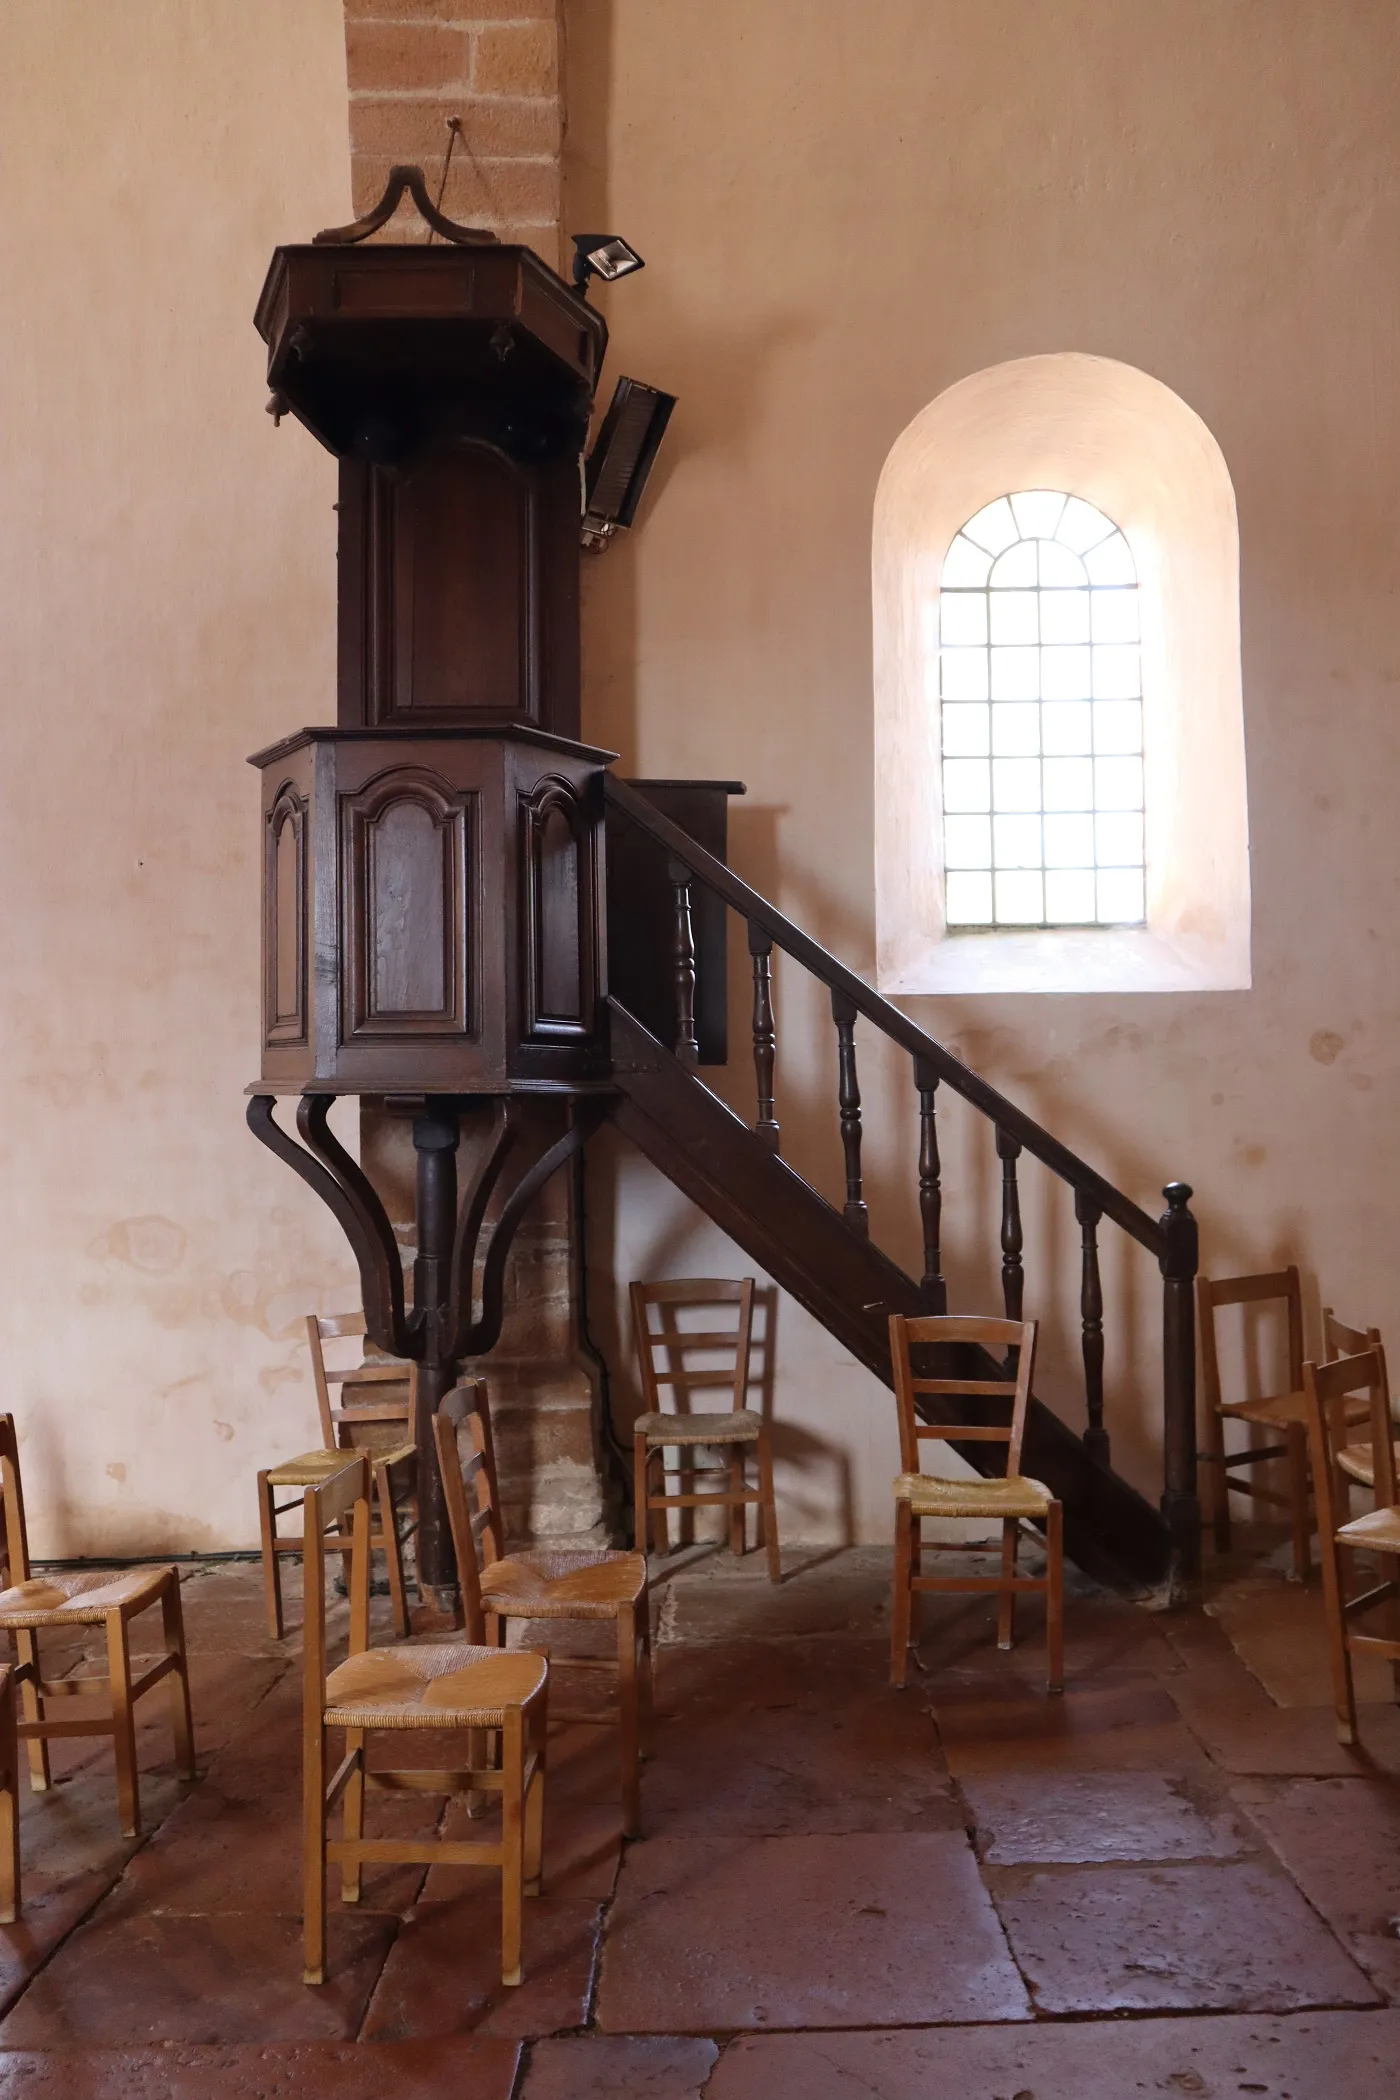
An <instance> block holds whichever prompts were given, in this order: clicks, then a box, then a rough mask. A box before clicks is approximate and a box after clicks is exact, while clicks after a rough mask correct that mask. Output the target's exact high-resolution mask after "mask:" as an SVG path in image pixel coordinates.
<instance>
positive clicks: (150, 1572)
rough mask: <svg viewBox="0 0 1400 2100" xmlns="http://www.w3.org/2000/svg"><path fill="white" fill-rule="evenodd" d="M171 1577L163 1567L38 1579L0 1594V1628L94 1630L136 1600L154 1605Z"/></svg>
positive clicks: (91, 1570) (72, 1573)
mask: <svg viewBox="0 0 1400 2100" xmlns="http://www.w3.org/2000/svg"><path fill="white" fill-rule="evenodd" d="M174 1575H175V1570H174V1569H173V1568H171V1567H165V1568H122V1569H100V1568H93V1569H87V1570H82V1571H79V1570H73V1571H71V1572H67V1571H65V1572H62V1573H58V1574H54V1575H45V1576H42V1577H37V1576H36V1577H33V1578H31V1579H30V1580H29V1581H28V1582H20V1583H16V1584H15V1586H14V1587H13V1588H12V1589H8V1590H0V1626H72V1625H78V1626H96V1625H99V1624H100V1623H101V1621H102V1620H103V1619H105V1618H106V1616H107V1614H108V1612H109V1611H120V1610H121V1609H122V1608H123V1606H126V1605H131V1604H134V1603H135V1602H136V1600H137V1599H138V1598H139V1597H143V1596H146V1597H147V1601H148V1602H150V1601H152V1600H153V1599H154V1598H155V1596H156V1595H157V1594H158V1593H159V1590H160V1588H161V1586H162V1585H163V1584H164V1583H166V1582H167V1581H169V1580H170V1579H171V1578H173V1577H174ZM147 1593H149V1595H147Z"/></svg>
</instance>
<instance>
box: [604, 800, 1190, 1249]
mask: <svg viewBox="0 0 1400 2100" xmlns="http://www.w3.org/2000/svg"><path fill="white" fill-rule="evenodd" d="M603 787H604V793H605V795H606V797H607V800H608V802H609V803H610V804H611V805H612V806H613V808H615V809H616V810H617V811H618V814H619V815H620V816H623V817H625V818H626V819H627V820H628V822H629V823H633V824H636V825H637V826H638V828H639V829H640V830H642V831H645V832H648V833H649V834H650V835H651V837H652V838H654V839H655V840H656V841H657V843H658V845H661V846H664V847H665V849H666V851H667V853H668V854H669V855H670V857H671V859H672V860H673V861H678V862H680V863H681V864H682V865H683V866H684V867H686V868H688V869H689V870H690V873H691V875H692V876H693V877H694V878H695V879H696V880H697V881H699V882H702V883H704V885H705V887H706V888H707V889H710V890H713V891H714V892H715V894H716V895H717V896H719V897H722V898H723V899H724V901H725V903H726V904H728V905H730V906H731V907H732V909H733V910H735V911H737V912H739V913H741V914H742V916H743V917H744V918H745V919H747V920H748V921H749V924H750V925H751V926H753V925H757V926H761V927H762V929H763V931H764V932H765V933H766V934H767V935H768V936H769V938H770V939H771V940H772V941H774V942H775V943H776V945H777V946H778V947H779V948H781V949H783V950H784V952H785V953H786V954H788V955H790V956H791V957H792V958H793V960H794V961H795V962H799V963H801V964H802V966H803V968H804V969H807V970H810V971H811V973H812V975H813V976H814V977H818V978H820V979H821V981H822V983H823V984H825V985H826V986H827V987H828V988H829V989H830V990H831V991H832V992H833V993H836V994H837V995H838V996H839V997H841V998H843V999H844V1000H847V1001H849V1003H850V1005H852V1006H853V1007H854V1008H855V1009H856V1011H857V1012H858V1013H861V1014H863V1015H864V1016H865V1018H866V1020H868V1021H870V1022H873V1024H874V1026H875V1027H876V1028H878V1029H879V1030H880V1031H881V1033H882V1034H884V1035H887V1036H888V1037H889V1038H890V1040H891V1041H892V1042H895V1043H898V1044H899V1046H900V1048H901V1049H903V1050H907V1051H908V1052H909V1054H910V1056H911V1057H914V1058H916V1059H918V1060H919V1062H920V1063H921V1065H922V1066H923V1067H924V1068H925V1070H926V1071H931V1072H933V1073H936V1074H937V1077H938V1078H939V1079H940V1080H941V1081H943V1082H944V1083H945V1084H946V1085H948V1086H950V1087H951V1088H952V1089H953V1091H954V1093H956V1094H960V1095H961V1096H962V1098H963V1100H964V1101H967V1102H970V1103H971V1105H972V1106H973V1107H974V1108H976V1109H978V1110H980V1111H981V1113H982V1114H983V1115H984V1116H987V1117H988V1118H989V1119H990V1120H991V1122H993V1123H994V1124H995V1125H996V1128H997V1130H998V1131H1000V1132H1003V1133H1004V1134H1005V1137H1006V1138H1007V1139H1008V1140H1012V1141H1014V1142H1015V1143H1016V1144H1018V1145H1019V1146H1021V1147H1022V1148H1023V1149H1024V1150H1025V1151H1027V1152H1029V1153H1030V1154H1031V1155H1032V1156H1033V1157H1034V1158H1036V1159H1038V1160H1039V1161H1040V1162H1041V1164H1042V1165H1043V1166H1046V1167H1048V1168H1049V1169H1050V1172H1051V1173H1052V1174H1056V1175H1058V1176H1059V1178H1060V1180H1061V1181H1065V1182H1068V1184H1069V1186H1070V1187H1071V1188H1072V1189H1073V1190H1074V1192H1075V1194H1076V1196H1077V1197H1082V1198H1083V1199H1084V1200H1085V1201H1086V1203H1087V1204H1089V1205H1092V1207H1093V1208H1094V1209H1095V1210H1097V1211H1099V1212H1101V1213H1102V1215H1103V1216H1104V1217H1106V1218H1112V1220H1113V1222H1114V1224H1115V1225H1119V1226H1121V1227H1122V1229H1123V1231H1124V1232H1126V1233H1129V1234H1131V1236H1132V1237H1133V1239H1135V1240H1137V1241H1138V1242H1139V1244H1140V1245H1142V1246H1144V1247H1146V1248H1147V1249H1148V1251H1149V1253H1151V1254H1153V1255H1155V1256H1156V1258H1157V1259H1158V1261H1159V1262H1160V1261H1161V1260H1162V1259H1163V1258H1164V1256H1165V1254H1166V1251H1167V1235H1166V1233H1165V1231H1164V1230H1163V1227H1162V1226H1161V1225H1160V1224H1159V1223H1158V1221H1157V1220H1156V1219H1155V1218H1153V1217H1149V1215H1148V1213H1147V1212H1146V1211H1145V1210H1142V1209H1141V1208H1140V1207H1139V1206H1138V1205H1137V1204H1136V1203H1134V1202H1133V1200H1132V1198H1131V1197H1130V1196H1125V1195H1124V1194H1123V1193H1122V1191H1121V1190H1120V1189H1116V1188H1114V1186H1113V1184H1112V1182H1109V1181H1105V1180H1104V1178H1103V1176H1102V1174H1098V1173H1096V1172H1095V1171H1094V1169H1093V1168H1092V1167H1091V1166H1089V1164H1088V1163H1087V1161H1085V1160H1082V1159H1080V1158H1079V1157H1078V1155H1077V1154H1076V1153H1073V1152H1071V1151H1070V1149H1069V1147H1068V1146H1067V1145H1062V1144H1061V1143H1060V1141H1059V1139H1058V1138H1055V1137H1052V1136H1051V1135H1050V1133H1049V1131H1048V1130H1044V1129H1042V1127H1041V1126H1040V1124H1039V1123H1037V1122H1036V1120H1035V1118H1034V1117H1033V1116H1029V1115H1027V1113H1026V1111H1025V1110H1024V1109H1023V1108H1018V1107H1017V1106H1016V1104H1015V1102H1014V1101H1009V1100H1008V1099H1007V1097H1006V1096H1005V1094H1001V1093H998V1091H997V1089H996V1088H995V1087H994V1086H989V1085H988V1083H987V1081H986V1080H985V1079H982V1078H980V1077H979V1075H978V1074H977V1073H976V1072H973V1071H970V1070H969V1069H968V1067H967V1066H966V1065H965V1064H963V1063H962V1062H961V1060H960V1059H958V1058H956V1057H954V1056H953V1054H952V1052H951V1051H950V1050H945V1049H944V1048H943V1045H942V1044H941V1043H939V1042H936V1041H935V1040H934V1038H933V1037H932V1036H931V1035H926V1034H925V1033H924V1031H923V1029H922V1028H920V1027H919V1026H918V1025H917V1023H916V1022H913V1021H911V1020H910V1019H909V1017H908V1015H907V1014H903V1013H901V1012H900V1010H899V1008H898V1007H897V1006H893V1005H891V1003H890V1001H889V1000H888V999H884V998H882V997H881V996H880V994H879V993H878V992H875V991H872V990H871V988H870V986H869V985H868V984H866V983H865V982H864V980H863V979H862V978H859V977H857V976H856V974H855V972H854V971H853V970H848V969H847V968H846V966H845V964H844V963H842V962H839V961H838V960H837V958H836V957H835V956H834V955H832V954H830V953H829V952H828V950H827V949H825V948H823V947H822V946H821V944H820V942H818V941H814V940H813V939H812V937H811V935H810V934H806V933H804V932H803V931H802V929H801V927H799V926H794V925H793V923H792V921H791V919H788V918H785V917H784V916H783V914H782V912H780V911H778V910H777V909H776V907H775V906H774V905H772V904H770V903H769V902H768V900H767V898H766V897H761V896H760V895H759V893H758V891H757V890H752V889H750V888H749V886H748V884H747V883H746V882H744V881H742V880H741V878H740V877H739V876H737V875H736V874H735V873H734V872H733V870H732V869H730V868H727V867H726V866H725V865H724V862H723V861H721V860H716V858H715V856H714V855H713V854H712V853H707V852H706V850H705V848H704V847H703V846H701V845H699V844H698V843H697V842H696V840H694V839H693V838H692V837H691V836H690V834H689V833H688V832H686V831H682V829H681V827H680V825H679V824H673V823H672V822H671V820H670V818H669V817H664V816H663V815H662V814H661V812H660V810H658V809H657V808H655V807H654V805H653V804H652V803H650V802H648V801H647V800H646V798H645V797H644V796H642V795H639V794H637V793H636V791H635V790H634V789H633V788H630V787H628V786H627V785H626V783H625V782H624V781H621V780H618V779H617V778H616V777H615V776H614V775H613V774H612V773H605V774H604V776H603Z"/></svg>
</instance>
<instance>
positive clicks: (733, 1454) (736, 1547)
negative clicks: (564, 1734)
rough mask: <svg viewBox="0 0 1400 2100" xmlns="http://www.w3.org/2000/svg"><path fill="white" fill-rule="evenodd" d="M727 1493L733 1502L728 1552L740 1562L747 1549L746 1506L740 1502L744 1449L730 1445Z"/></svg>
mask: <svg viewBox="0 0 1400 2100" xmlns="http://www.w3.org/2000/svg"><path fill="white" fill-rule="evenodd" d="M729 1492H730V1494H731V1495H732V1496H733V1497H734V1500H733V1501H732V1502H731V1503H730V1505H729V1550H730V1552H731V1553H732V1554H733V1555H734V1558H735V1560H742V1559H743V1557H744V1554H745V1551H746V1550H747V1547H748V1543H749V1542H748V1538H747V1536H746V1533H747V1531H748V1524H747V1521H746V1519H747V1516H748V1508H747V1505H746V1504H745V1503H744V1502H742V1501H741V1500H740V1497H741V1496H742V1494H743V1492H744V1447H743V1445H742V1444H731V1445H730V1447H729Z"/></svg>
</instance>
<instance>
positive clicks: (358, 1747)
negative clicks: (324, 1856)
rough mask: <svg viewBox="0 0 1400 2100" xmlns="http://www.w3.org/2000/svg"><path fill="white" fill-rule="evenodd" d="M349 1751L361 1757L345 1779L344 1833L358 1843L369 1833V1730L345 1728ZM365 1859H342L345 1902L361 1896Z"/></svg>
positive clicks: (343, 1897) (350, 1753)
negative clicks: (366, 1810)
mask: <svg viewBox="0 0 1400 2100" xmlns="http://www.w3.org/2000/svg"><path fill="white" fill-rule="evenodd" d="M345 1754H346V1756H347V1757H357V1762H356V1765H355V1769H354V1771H353V1772H352V1773H351V1774H350V1777H349V1779H348V1780H347V1781H346V1782H345V1815H344V1821H343V1825H342V1829H343V1834H344V1836H345V1838H346V1839H347V1841H348V1842H349V1843H350V1844H358V1843H359V1841H360V1839H361V1838H362V1837H363V1836H364V1834H365V1732H364V1730H363V1728H347V1729H346V1731H345ZM363 1864H364V1862H363V1861H362V1860H358V1859H347V1860H343V1861H342V1862H341V1868H340V1900H341V1902H342V1903H358V1902H359V1900H360V1873H361V1869H362V1867H363Z"/></svg>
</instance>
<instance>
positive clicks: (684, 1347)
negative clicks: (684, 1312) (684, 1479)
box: [631, 1276, 754, 1414]
mask: <svg viewBox="0 0 1400 2100" xmlns="http://www.w3.org/2000/svg"><path fill="white" fill-rule="evenodd" d="M753 1293H754V1280H753V1278H752V1276H744V1277H732V1276H688V1277H680V1278H676V1279H675V1280H674V1281H667V1282H664V1283H634V1284H633V1285H632V1286H631V1299H632V1329H633V1334H634V1336H635V1340H636V1349H637V1367H638V1369H639V1371H640V1372H641V1377H642V1395H643V1399H642V1405H643V1410H644V1412H646V1413H647V1414H657V1413H660V1412H661V1388H662V1387H663V1386H667V1387H669V1388H670V1391H671V1393H672V1396H673V1398H674V1399H675V1401H676V1403H677V1405H678V1406H679V1402H680V1400H681V1397H682V1395H687V1396H688V1395H689V1393H690V1392H692V1391H698V1390H701V1389H704V1388H709V1389H710V1390H712V1391H713V1390H715V1389H717V1388H727V1389H728V1391H729V1392H730V1393H731V1394H732V1396H733V1398H732V1401H731V1406H732V1409H733V1411H734V1412H736V1413H737V1412H738V1411H739V1410H740V1409H742V1408H743V1407H744V1406H745V1405H746V1404H747V1400H748V1389H749V1360H750V1355H751V1352H752V1348H753ZM711 1305H733V1306H737V1308H738V1312H737V1314H736V1317H735V1323H734V1325H733V1327H731V1328H723V1329H717V1328H685V1327H682V1326H681V1325H680V1324H679V1322H678V1321H677V1320H676V1318H675V1313H676V1312H677V1310H679V1309H680V1308H683V1307H687V1306H702V1307H707V1306H711ZM653 1307H654V1308H655V1309H656V1310H657V1312H658V1314H659V1316H660V1317H659V1321H658V1324H657V1325H656V1326H653V1325H652V1321H651V1313H652V1309H653ZM695 1350H703V1351H705V1352H706V1353H707V1354H710V1355H719V1354H720V1353H721V1352H726V1353H727V1352H732V1355H731V1357H730V1362H729V1364H728V1365H727V1366H724V1367H721V1366H719V1365H690V1364H687V1363H686V1362H685V1361H684V1359H685V1357H686V1356H687V1354H688V1353H690V1352H692V1351H695ZM662 1352H664V1361H663V1362H662V1363H658V1362H657V1357H658V1354H660V1353H662Z"/></svg>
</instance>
